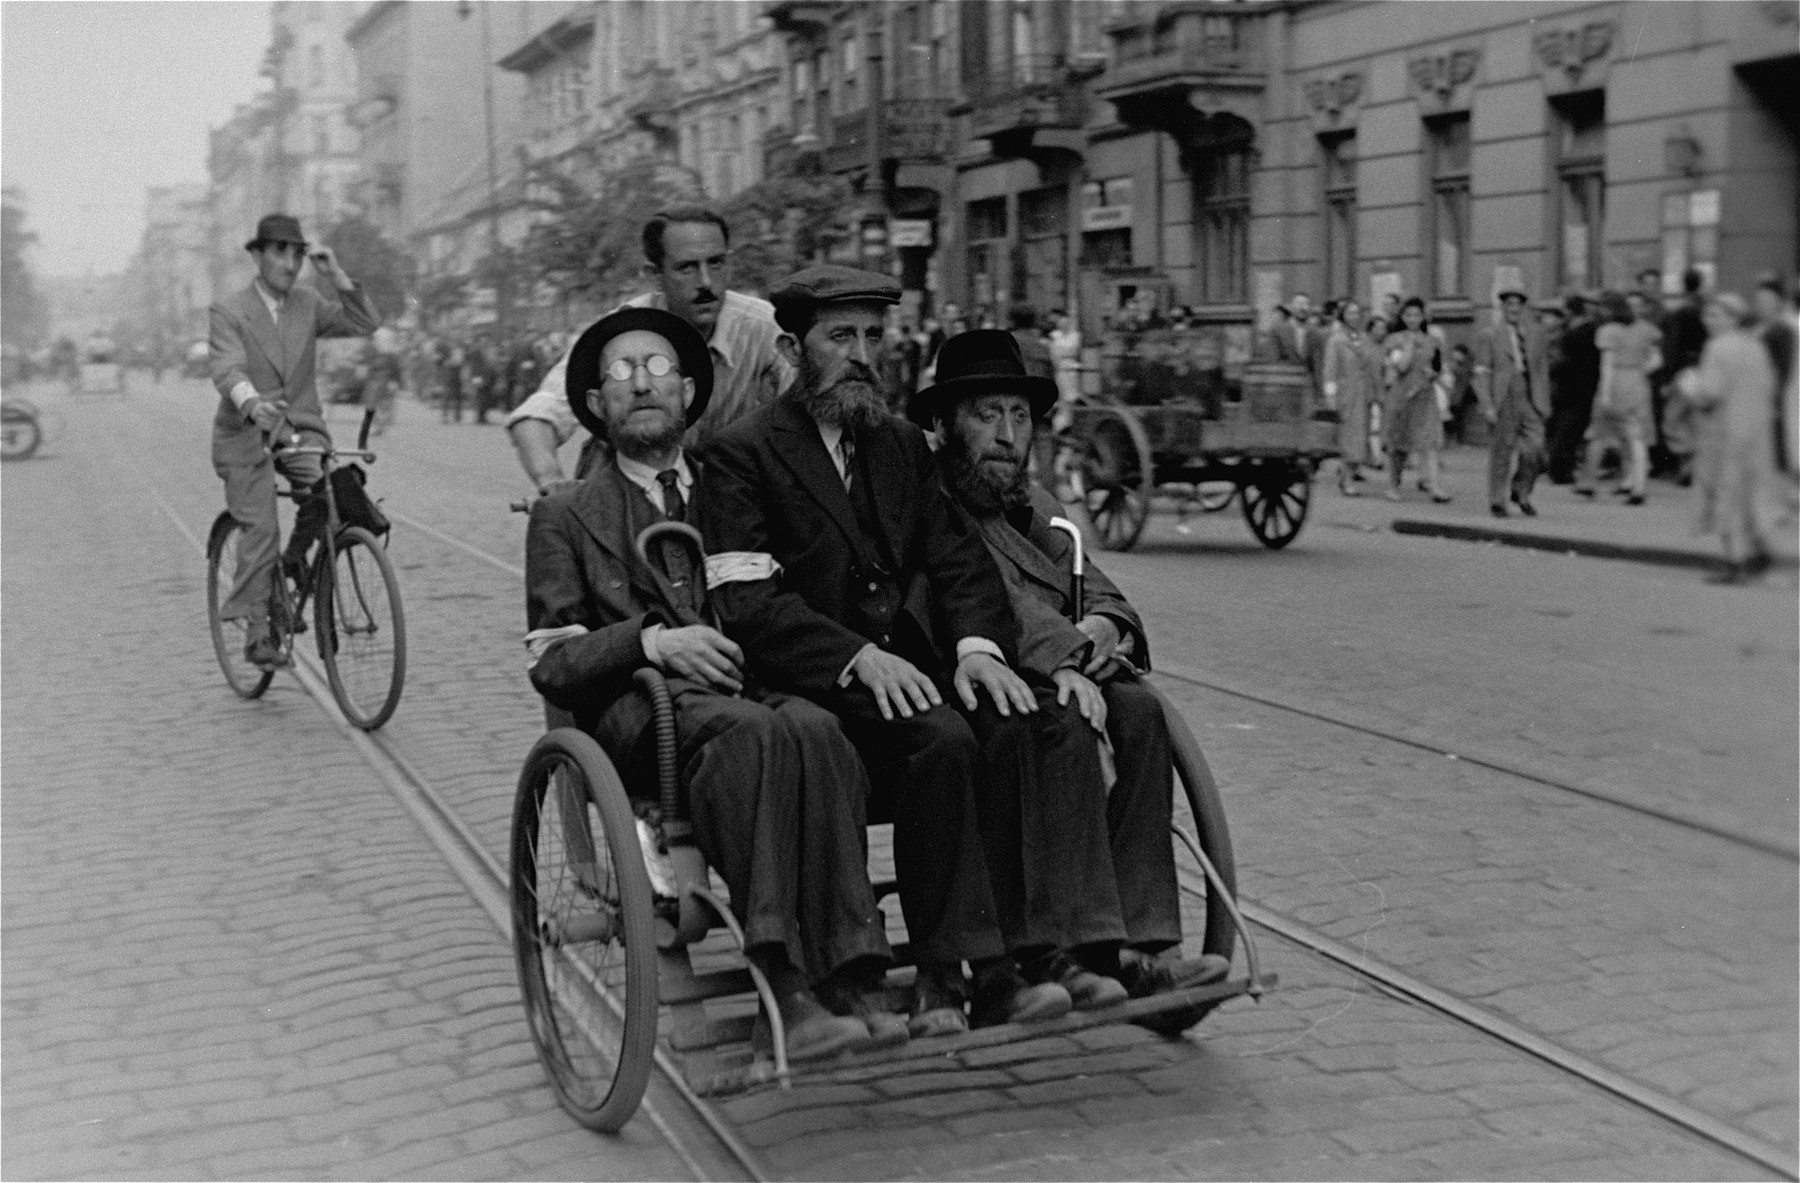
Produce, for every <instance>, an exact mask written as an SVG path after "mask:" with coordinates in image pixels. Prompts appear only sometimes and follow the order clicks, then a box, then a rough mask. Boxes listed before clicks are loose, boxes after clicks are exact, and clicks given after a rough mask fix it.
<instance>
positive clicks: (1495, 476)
mask: <svg viewBox="0 0 1800 1183" xmlns="http://www.w3.org/2000/svg"><path fill="white" fill-rule="evenodd" d="M1518 431H1519V405H1518V400H1517V399H1515V398H1512V397H1510V396H1509V397H1505V398H1502V399H1501V400H1500V405H1499V407H1498V408H1497V409H1496V413H1495V416H1494V438H1493V440H1492V442H1491V443H1490V444H1489V445H1488V481H1487V485H1488V504H1489V505H1505V504H1506V498H1507V495H1508V493H1509V492H1510V491H1511V489H1510V486H1511V484H1512V473H1513V448H1514V444H1515V441H1516V438H1517V436H1518Z"/></svg>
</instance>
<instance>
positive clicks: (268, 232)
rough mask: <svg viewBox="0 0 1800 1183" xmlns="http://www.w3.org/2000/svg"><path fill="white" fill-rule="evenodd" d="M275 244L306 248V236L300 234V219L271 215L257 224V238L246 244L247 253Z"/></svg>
mask: <svg viewBox="0 0 1800 1183" xmlns="http://www.w3.org/2000/svg"><path fill="white" fill-rule="evenodd" d="M275 242H292V243H297V244H298V245H299V246H300V247H301V248H302V249H304V248H305V246H306V235H304V234H302V233H300V221H299V219H298V218H293V217H290V216H289V215H287V214H269V215H267V216H266V217H264V218H263V220H262V221H260V222H258V223H257V224H256V237H255V238H252V239H251V240H250V241H249V242H246V243H245V244H244V249H245V250H247V251H254V250H260V249H261V248H263V247H265V246H268V245H269V244H270V243H275Z"/></svg>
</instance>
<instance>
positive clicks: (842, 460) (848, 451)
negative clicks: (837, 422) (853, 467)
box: [837, 432, 856, 493]
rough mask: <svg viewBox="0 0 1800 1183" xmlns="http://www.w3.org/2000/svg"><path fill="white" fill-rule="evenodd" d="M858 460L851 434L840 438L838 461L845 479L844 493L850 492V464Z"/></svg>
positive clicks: (845, 434) (846, 433)
mask: <svg viewBox="0 0 1800 1183" xmlns="http://www.w3.org/2000/svg"><path fill="white" fill-rule="evenodd" d="M854 459H856V445H855V444H854V443H852V442H850V433H849V432H845V433H844V434H843V435H840V436H838V442H837V461H838V468H839V469H840V471H841V472H842V473H843V477H844V492H846V493H848V492H849V491H850V462H851V461H852V460H854Z"/></svg>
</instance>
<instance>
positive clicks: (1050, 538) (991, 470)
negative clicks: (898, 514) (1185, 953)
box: [907, 330, 1230, 1029]
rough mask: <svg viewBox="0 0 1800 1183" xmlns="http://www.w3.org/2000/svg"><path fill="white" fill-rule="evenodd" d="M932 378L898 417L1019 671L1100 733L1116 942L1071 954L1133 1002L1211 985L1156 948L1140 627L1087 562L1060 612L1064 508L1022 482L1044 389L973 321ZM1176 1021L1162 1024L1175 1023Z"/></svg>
mask: <svg viewBox="0 0 1800 1183" xmlns="http://www.w3.org/2000/svg"><path fill="white" fill-rule="evenodd" d="M939 356H940V359H941V360H940V361H939V363H938V371H937V382H936V383H935V384H934V385H932V386H928V387H926V388H925V389H924V390H921V391H919V392H918V393H917V394H916V395H914V396H913V397H912V399H911V401H910V404H909V406H908V411H907V413H908V415H909V417H910V418H911V419H912V420H913V422H915V423H917V424H918V425H919V426H921V427H924V428H927V429H930V430H934V431H936V432H937V434H938V437H939V439H940V440H942V441H943V443H942V447H941V448H940V450H939V453H938V456H939V459H940V460H941V461H942V463H943V472H944V479H945V482H946V485H947V487H948V488H949V491H950V494H951V496H952V497H953V498H955V500H956V502H957V504H958V505H960V506H961V507H962V509H963V510H964V512H966V513H967V514H968V515H969V519H970V520H971V521H972V522H973V523H974V524H975V528H976V529H977V530H978V531H979V532H980V534H981V537H982V540H983V541H984V542H986V543H987V547H988V552H989V553H990V554H992V555H993V557H994V562H995V564H996V565H997V566H998V567H999V568H1000V575H1001V578H1002V579H1003V580H1004V581H1005V583H1006V590H1007V595H1008V599H1009V601H1010V603H1011V604H1012V610H1013V615H1014V616H1016V617H1017V618H1018V621H1019V653H1018V664H1019V669H1020V671H1021V672H1022V673H1023V674H1024V676H1025V678H1026V680H1027V681H1030V682H1032V683H1034V684H1035V685H1039V686H1045V687H1054V689H1055V693H1056V695H1057V698H1058V701H1061V702H1067V701H1070V700H1073V701H1074V703H1075V705H1076V708H1077V710H1078V711H1079V712H1080V714H1081V716H1082V717H1083V718H1084V719H1086V720H1087V722H1088V724H1089V725H1090V727H1091V729H1092V732H1091V734H1098V735H1105V736H1107V737H1108V738H1109V739H1110V741H1111V746H1112V750H1113V752H1114V753H1115V760H1116V764H1117V780H1116V782H1115V783H1114V784H1113V786H1112V788H1111V789H1110V791H1108V790H1107V789H1106V788H1105V787H1104V786H1103V784H1101V783H1100V782H1099V781H1095V782H1094V783H1093V784H1092V785H1091V790H1092V794H1093V797H1094V799H1095V800H1104V801H1105V803H1106V804H1105V813H1106V830H1107V835H1108V839H1109V843H1110V848H1111V853H1112V859H1111V864H1110V866H1108V867H1106V868H1105V874H1104V878H1105V879H1107V880H1111V881H1112V882H1114V883H1116V890H1117V897H1118V901H1119V907H1120V910H1121V917H1122V921H1123V924H1124V928H1125V944H1124V948H1123V949H1120V948H1118V947H1117V946H1111V945H1107V946H1090V947H1087V948H1085V949H1076V950H1073V951H1072V952H1071V954H1070V956H1072V957H1073V958H1074V959H1075V960H1076V962H1077V964H1078V965H1079V966H1080V967H1081V968H1082V969H1085V970H1087V971H1088V972H1089V973H1091V974H1095V975H1098V976H1100V977H1107V978H1115V979H1117V980H1118V981H1119V982H1120V983H1122V985H1123V986H1124V988H1125V991H1126V992H1128V993H1129V994H1130V995H1131V996H1132V997H1139V998H1141V997H1145V996H1148V995H1151V994H1158V993H1162V992H1164V991H1167V990H1173V989H1178V988H1182V987H1187V986H1197V985H1203V984H1205V983H1207V982H1212V981H1217V980H1218V979H1219V978H1222V977H1224V976H1225V974H1226V973H1227V972H1229V970H1230V966H1229V964H1228V963H1227V962H1226V960H1225V959H1224V958H1222V957H1218V956H1214V955H1212V954H1202V955H1201V956H1199V957H1197V958H1192V959H1187V960H1182V959H1180V958H1179V957H1178V956H1159V955H1160V954H1164V953H1165V951H1166V950H1170V949H1173V948H1177V947H1178V946H1179V945H1180V943H1181V905H1180V899H1179V896H1178V892H1177V888H1176V880H1175V857H1174V847H1173V845H1172V844H1171V843H1170V841H1169V823H1170V810H1171V806H1172V805H1173V801H1174V789H1175V782H1174V770H1173V768H1174V766H1173V752H1172V747H1171V741H1170V738H1169V729H1168V724H1167V723H1166V722H1165V721H1164V719H1163V712H1162V704H1161V702H1160V701H1159V700H1158V699H1157V697H1156V695H1155V694H1154V693H1153V692H1152V691H1151V690H1150V689H1149V688H1148V687H1147V686H1145V685H1144V683H1143V681H1142V679H1141V678H1140V677H1139V671H1140V670H1148V669H1149V668H1150V645H1149V640H1148V638H1147V637H1146V635H1145V632H1144V622H1143V620H1142V618H1141V617H1139V615H1138V613H1137V610H1136V609H1134V608H1133V607H1132V606H1131V604H1130V603H1129V602H1127V601H1126V599H1125V596H1124V594H1123V593H1122V592H1120V591H1119V589H1118V588H1117V587H1116V586H1115V585H1114V584H1113V582H1112V581H1111V580H1110V579H1108V578H1107V577H1106V576H1105V574H1103V573H1102V572H1101V571H1100V570H1099V569H1098V568H1096V567H1094V566H1092V565H1091V564H1090V565H1088V566H1087V568H1086V593H1085V596H1084V604H1083V608H1082V615H1081V619H1080V620H1072V619H1071V610H1072V609H1073V607H1074V605H1073V604H1072V603H1071V601H1070V596H1071V594H1072V591H1071V580H1070V575H1071V573H1072V571H1073V567H1074V561H1073V560H1074V544H1073V543H1072V542H1071V541H1070V539H1069V536H1068V535H1067V534H1066V533H1064V532H1063V531H1061V530H1059V529H1056V528H1054V527H1052V526H1051V525H1050V519H1051V518H1053V517H1057V516H1059V515H1060V514H1061V513H1062V507H1061V506H1059V505H1058V504H1057V502H1056V499H1055V498H1054V497H1052V496H1050V494H1049V493H1047V492H1045V491H1044V489H1043V488H1042V487H1041V486H1039V485H1036V484H1034V483H1033V482H1032V480H1031V477H1030V473H1029V471H1028V466H1027V464H1026V457H1027V456H1029V455H1030V451H1031V440H1032V435H1033V434H1034V429H1035V424H1036V423H1037V422H1038V421H1040V420H1043V419H1044V418H1045V417H1046V416H1048V415H1049V413H1050V409H1051V408H1052V407H1054V406H1055V405H1056V387H1055V384H1054V383H1052V382H1050V381H1049V380H1047V379H1043V378H1038V377H1035V376H1032V375H1030V374H1029V373H1028V367H1027V366H1026V365H1025V364H1024V362H1023V359H1022V358H1021V357H1020V356H1019V355H1018V353H1017V351H1016V350H1015V349H1013V348H1012V342H1010V341H1009V340H1008V339H1007V337H1006V335H1005V334H1003V333H996V332H984V331H980V330H977V331H975V332H971V333H963V334H962V335H960V336H956V337H952V338H950V339H949V340H948V341H946V342H944V347H943V350H942V352H941V353H940V355H939ZM1181 1021H1182V1020H1181V1018H1180V1017H1179V1016H1178V1017H1176V1018H1174V1019H1172V1020H1171V1022H1173V1023H1175V1024H1177V1028H1176V1029H1178V1025H1179V1024H1180V1023H1181Z"/></svg>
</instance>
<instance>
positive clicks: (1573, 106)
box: [1555, 90, 1606, 290]
mask: <svg viewBox="0 0 1800 1183" xmlns="http://www.w3.org/2000/svg"><path fill="white" fill-rule="evenodd" d="M1557 114H1558V119H1557V121H1556V122H1557V124H1558V127H1557V162H1556V173H1557V185H1556V200H1557V210H1558V216H1557V222H1558V224H1559V225H1560V226H1561V234H1560V235H1559V236H1558V238H1557V241H1556V243H1555V247H1556V251H1557V257H1558V258H1559V259H1560V261H1561V266H1560V267H1558V268H1557V271H1558V273H1559V274H1560V275H1561V277H1562V284H1563V286H1564V287H1568V288H1575V289H1577V290H1581V289H1585V288H1589V287H1593V286H1595V285H1597V284H1598V283H1599V282H1600V277H1601V273H1600V252H1601V250H1602V248H1603V247H1604V245H1605V242H1606V93H1605V92H1604V91H1598V90H1595V91H1588V92H1585V93H1582V94H1577V95H1571V96H1569V97H1568V98H1566V99H1564V100H1562V101H1561V102H1560V103H1558V105H1557Z"/></svg>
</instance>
